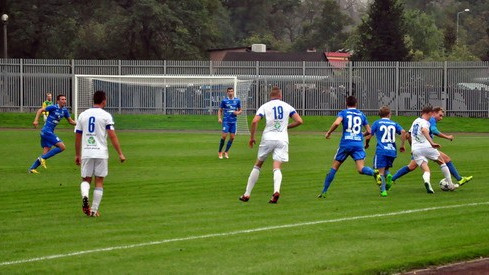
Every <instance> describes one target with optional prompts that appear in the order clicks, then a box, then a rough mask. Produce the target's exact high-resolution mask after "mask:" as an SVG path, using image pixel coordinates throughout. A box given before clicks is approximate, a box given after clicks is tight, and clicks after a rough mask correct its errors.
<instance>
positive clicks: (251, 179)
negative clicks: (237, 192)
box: [239, 159, 265, 202]
mask: <svg viewBox="0 0 489 275" xmlns="http://www.w3.org/2000/svg"><path fill="white" fill-rule="evenodd" d="M264 162H265V160H260V159H257V160H256V162H255V165H254V166H253V169H251V172H250V175H249V176H248V182H247V183H246V190H245V193H244V194H243V195H242V196H241V197H239V200H240V201H244V202H247V201H248V200H249V199H250V196H251V191H253V188H254V187H255V184H256V182H257V181H258V178H259V177H260V170H261V166H262V165H263V163H264Z"/></svg>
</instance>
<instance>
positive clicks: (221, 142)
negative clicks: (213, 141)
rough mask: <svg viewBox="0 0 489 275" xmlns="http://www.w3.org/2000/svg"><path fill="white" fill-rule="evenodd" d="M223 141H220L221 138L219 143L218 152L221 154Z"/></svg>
mask: <svg viewBox="0 0 489 275" xmlns="http://www.w3.org/2000/svg"><path fill="white" fill-rule="evenodd" d="M224 140H225V139H222V138H221V141H220V142H219V152H221V151H222V147H223V146H224Z"/></svg>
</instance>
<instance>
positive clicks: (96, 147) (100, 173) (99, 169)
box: [75, 91, 126, 217]
mask: <svg viewBox="0 0 489 275" xmlns="http://www.w3.org/2000/svg"><path fill="white" fill-rule="evenodd" d="M106 104H107V98H106V96H105V92H103V91H96V92H95V93H94V95H93V108H90V109H88V110H86V111H84V112H82V113H81V114H80V115H79V116H78V120H77V124H76V127H75V132H76V138H75V150H76V156H75V163H76V165H80V164H81V177H82V183H81V185H80V189H81V195H82V210H83V213H85V214H86V215H87V216H92V217H96V216H99V215H100V214H99V212H98V208H99V206H100V202H101V200H102V196H103V190H104V189H103V188H104V178H105V177H106V176H107V174H108V158H109V150H108V148H107V135H108V136H109V138H110V141H111V142H112V145H113V146H114V148H115V150H116V151H117V153H118V154H119V159H120V161H121V162H124V161H125V160H126V157H125V156H124V154H123V153H122V150H121V146H120V144H119V139H118V138H117V135H116V133H115V129H114V120H113V119H112V115H110V114H109V113H108V112H106V111H105V110H103V108H104V107H105V106H106ZM94 176H95V190H94V191H93V201H92V207H91V208H90V205H89V204H88V197H89V192H90V183H91V182H92V177H94Z"/></svg>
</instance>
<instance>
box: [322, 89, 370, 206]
mask: <svg viewBox="0 0 489 275" xmlns="http://www.w3.org/2000/svg"><path fill="white" fill-rule="evenodd" d="M346 107H347V109H344V110H342V111H340V112H339V113H338V117H337V118H336V120H335V121H334V122H333V124H332V125H331V127H330V129H329V130H328V131H327V132H326V134H325V137H326V139H329V138H330V137H331V134H332V133H333V132H334V131H335V130H336V128H338V126H340V124H342V125H343V136H342V137H341V141H340V146H339V148H338V151H337V152H336V155H335V157H334V160H333V165H332V167H331V169H330V170H329V173H328V174H327V175H326V178H325V180H324V187H323V191H322V192H321V194H319V196H318V198H326V192H327V191H328V188H329V186H330V185H331V182H333V180H334V177H335V175H336V172H337V171H338V169H339V168H340V166H341V164H343V162H344V161H345V160H346V158H348V156H351V157H352V158H353V160H355V163H356V166H357V171H358V173H360V174H363V175H367V176H373V177H374V178H377V175H378V173H379V171H374V170H373V169H372V168H370V167H368V166H365V149H364V145H363V136H364V134H363V133H362V127H364V128H365V130H366V133H365V136H366V135H369V134H370V130H371V129H370V125H369V124H368V121H367V117H366V116H365V115H364V114H363V113H362V112H361V111H360V110H358V109H357V99H356V98H355V97H354V96H349V97H347V98H346Z"/></svg>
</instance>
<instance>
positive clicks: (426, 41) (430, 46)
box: [405, 10, 443, 60]
mask: <svg viewBox="0 0 489 275" xmlns="http://www.w3.org/2000/svg"><path fill="white" fill-rule="evenodd" d="M405 19H406V21H405V22H406V33H407V35H408V36H409V41H410V42H411V43H410V45H409V47H408V48H409V50H410V52H411V53H412V54H414V53H418V54H417V55H416V56H413V59H414V60H423V59H425V58H430V57H433V56H439V55H440V53H442V52H443V32H442V31H441V30H440V29H438V27H437V26H436V24H435V20H434V18H433V17H431V16H429V15H427V14H426V13H424V12H421V11H420V10H407V11H406V12H405Z"/></svg>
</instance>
